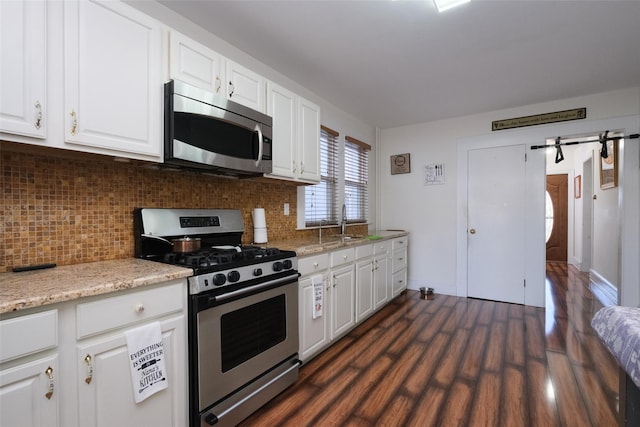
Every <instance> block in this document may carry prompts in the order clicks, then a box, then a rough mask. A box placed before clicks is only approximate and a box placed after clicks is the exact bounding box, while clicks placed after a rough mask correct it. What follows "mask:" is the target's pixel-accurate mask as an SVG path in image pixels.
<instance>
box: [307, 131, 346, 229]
mask: <svg viewBox="0 0 640 427" xmlns="http://www.w3.org/2000/svg"><path fill="white" fill-rule="evenodd" d="M338 136H339V134H338V132H336V131H334V130H332V129H330V128H328V127H326V126H321V127H320V183H319V184H315V185H309V186H307V187H305V189H304V202H305V209H304V222H305V226H306V227H317V226H320V225H329V224H331V225H335V224H338Z"/></svg>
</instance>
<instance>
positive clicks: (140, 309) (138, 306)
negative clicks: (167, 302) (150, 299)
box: [136, 304, 144, 313]
mask: <svg viewBox="0 0 640 427" xmlns="http://www.w3.org/2000/svg"><path fill="white" fill-rule="evenodd" d="M136 311H137V312H138V313H142V312H143V311H144V305H142V304H136Z"/></svg>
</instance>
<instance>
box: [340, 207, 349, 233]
mask: <svg viewBox="0 0 640 427" xmlns="http://www.w3.org/2000/svg"><path fill="white" fill-rule="evenodd" d="M346 231H347V205H346V204H343V205H342V221H341V222H340V234H341V235H343V236H344V235H345V233H346Z"/></svg>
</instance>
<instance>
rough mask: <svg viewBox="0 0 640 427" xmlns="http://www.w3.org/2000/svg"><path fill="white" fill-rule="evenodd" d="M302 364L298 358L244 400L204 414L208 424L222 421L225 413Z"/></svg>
mask: <svg viewBox="0 0 640 427" xmlns="http://www.w3.org/2000/svg"><path fill="white" fill-rule="evenodd" d="M300 365H302V361H301V360H298V359H296V360H295V361H294V363H293V365H291V366H290V367H289V368H288V369H287V370H286V371H284V372H282V373H280V375H278V376H277V377H275V378H272V379H271V381H269V382H268V383H266V384H264V385H262V386H261V387H260V388H258V389H256V390H254V391H253V392H252V393H251V394H249V395H247V396H245V397H244V398H243V399H242V400H240V401H238V402H236V403H235V404H234V405H232V406H230V407H229V408H227V409H226V410H224V411H222V412H220V413H219V414H218V415H216V414H214V413H212V412H210V413H208V414H206V415H205V416H204V420H205V422H206V423H207V424H209V425H215V424H217V423H218V421H220V419H221V418H222V417H224V416H225V415H227V414H228V413H229V412H231V411H233V410H234V409H236V408H237V407H238V406H240V405H242V404H244V403H245V402H246V401H247V400H249V399H252V398H253V397H254V396H255V395H256V394H258V393H260V392H262V390H264V389H266V388H268V387H270V386H271V384H273V383H275V382H277V381H278V380H280V378H282V377H285V376H286V375H288V374H289V372H291V371H293V370H296V369H298V367H300Z"/></svg>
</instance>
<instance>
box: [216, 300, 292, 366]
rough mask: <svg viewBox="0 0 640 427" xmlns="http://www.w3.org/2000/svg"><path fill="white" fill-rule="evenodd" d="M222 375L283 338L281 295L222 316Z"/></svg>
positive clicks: (282, 304) (284, 328)
mask: <svg viewBox="0 0 640 427" xmlns="http://www.w3.org/2000/svg"><path fill="white" fill-rule="evenodd" d="M220 327H221V329H222V331H221V334H222V337H221V338H222V372H227V371H228V370H230V369H233V368H235V367H236V366H238V365H240V364H242V363H243V362H246V361H247V360H249V359H251V358H252V357H254V356H257V355H258V354H260V353H262V352H263V351H265V350H268V349H269V348H271V347H273V346H275V345H276V344H278V343H280V342H282V341H284V340H285V339H286V337H287V318H286V300H285V295H284V294H283V295H278V296H276V297H274V298H271V299H268V300H265V301H261V302H259V303H256V304H253V305H250V306H248V307H244V308H241V309H239V310H236V311H232V312H231V313H227V314H224V315H222V318H221V319H220Z"/></svg>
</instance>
